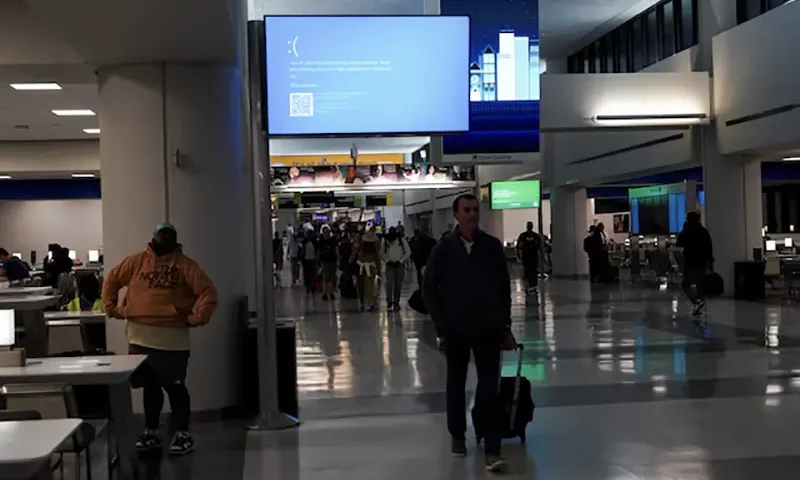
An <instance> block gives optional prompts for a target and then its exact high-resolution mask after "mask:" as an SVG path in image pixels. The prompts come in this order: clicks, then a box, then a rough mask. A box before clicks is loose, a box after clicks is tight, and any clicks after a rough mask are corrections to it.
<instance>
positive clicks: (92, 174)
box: [72, 173, 94, 178]
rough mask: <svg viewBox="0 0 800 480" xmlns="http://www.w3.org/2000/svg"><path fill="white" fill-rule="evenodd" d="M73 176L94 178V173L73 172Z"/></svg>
mask: <svg viewBox="0 0 800 480" xmlns="http://www.w3.org/2000/svg"><path fill="white" fill-rule="evenodd" d="M72 178H94V173H73V174H72Z"/></svg>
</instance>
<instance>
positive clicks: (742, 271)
mask: <svg viewBox="0 0 800 480" xmlns="http://www.w3.org/2000/svg"><path fill="white" fill-rule="evenodd" d="M733 275H734V290H733V296H734V298H736V299H737V300H762V299H763V298H764V296H765V295H766V292H765V290H764V262H759V261H755V260H753V261H748V262H736V263H734V264H733Z"/></svg>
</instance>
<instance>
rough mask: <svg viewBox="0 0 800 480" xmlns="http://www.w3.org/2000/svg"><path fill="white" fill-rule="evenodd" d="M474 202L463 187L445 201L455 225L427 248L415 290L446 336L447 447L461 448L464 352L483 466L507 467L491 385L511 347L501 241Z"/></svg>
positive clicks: (442, 338) (455, 451) (508, 292)
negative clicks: (473, 381) (472, 381)
mask: <svg viewBox="0 0 800 480" xmlns="http://www.w3.org/2000/svg"><path fill="white" fill-rule="evenodd" d="M479 210H480V206H479V203H478V199H477V198H476V197H475V196H474V195H471V194H464V195H459V196H458V197H456V199H455V201H454V202H453V215H454V217H455V219H456V221H457V222H458V227H457V228H456V229H455V230H454V231H453V233H452V234H451V235H448V236H447V237H445V238H444V239H443V240H441V241H440V242H439V244H438V245H436V247H435V248H434V249H433V252H431V256H430V258H429V259H428V264H427V266H426V271H425V277H424V279H423V289H422V293H423V298H424V300H425V304H426V305H427V306H428V309H429V310H430V314H431V318H432V319H433V321H434V323H435V324H436V330H437V334H438V336H439V337H440V341H444V342H446V349H445V352H446V353H445V354H446V356H447V428H448V430H449V431H450V435H451V436H452V452H453V454H454V455H456V456H466V454H467V445H466V430H467V420H466V410H467V407H466V401H465V388H466V382H467V369H468V368H469V360H470V353H472V354H473V355H474V358H475V367H476V369H477V372H478V388H477V392H476V398H475V403H476V404H480V405H481V408H482V409H483V411H484V412H485V414H482V415H480V417H481V418H480V423H481V424H480V425H479V426H478V427H479V428H480V431H481V432H482V435H483V436H484V437H485V442H484V449H485V452H486V458H485V464H486V470H487V471H489V472H498V473H503V472H505V471H506V470H507V469H508V465H507V463H506V460H505V459H504V458H503V457H502V455H501V452H500V442H501V436H502V432H503V420H502V415H501V409H502V405H501V403H500V395H499V392H498V388H497V385H498V382H499V379H500V378H499V377H500V360H501V359H500V355H501V350H502V349H514V348H516V340H515V339H514V336H513V335H512V333H511V279H510V277H509V273H508V266H507V264H506V257H505V253H504V251H503V244H502V243H501V242H500V240H498V239H497V238H495V237H493V236H491V235H489V234H488V233H484V232H483V231H481V230H480V229H479V228H478V225H479V221H480V218H479Z"/></svg>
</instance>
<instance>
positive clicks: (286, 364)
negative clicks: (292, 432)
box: [275, 321, 300, 418]
mask: <svg viewBox="0 0 800 480" xmlns="http://www.w3.org/2000/svg"><path fill="white" fill-rule="evenodd" d="M275 337H276V338H275V343H276V344H277V352H278V410H280V411H281V412H283V413H285V414H287V415H291V416H292V417H294V418H299V416H298V415H299V410H300V407H299V405H298V400H297V340H296V337H297V324H296V323H295V322H293V321H280V322H277V324H276V335H275Z"/></svg>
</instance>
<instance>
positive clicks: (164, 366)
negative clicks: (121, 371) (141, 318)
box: [128, 345, 189, 388]
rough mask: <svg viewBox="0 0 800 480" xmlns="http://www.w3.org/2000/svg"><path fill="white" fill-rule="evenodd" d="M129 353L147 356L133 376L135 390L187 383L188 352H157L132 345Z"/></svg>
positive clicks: (132, 384)
mask: <svg viewBox="0 0 800 480" xmlns="http://www.w3.org/2000/svg"><path fill="white" fill-rule="evenodd" d="M128 353H129V354H131V355H147V359H146V360H145V361H144V362H142V364H141V365H140V366H139V368H137V369H136V371H135V372H133V375H131V386H132V387H133V388H142V387H144V386H145V385H158V386H165V385H172V384H175V383H184V382H186V369H187V367H188V366H189V351H188V350H157V349H155V348H148V347H142V346H141V345H130V346H129V347H128Z"/></svg>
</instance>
